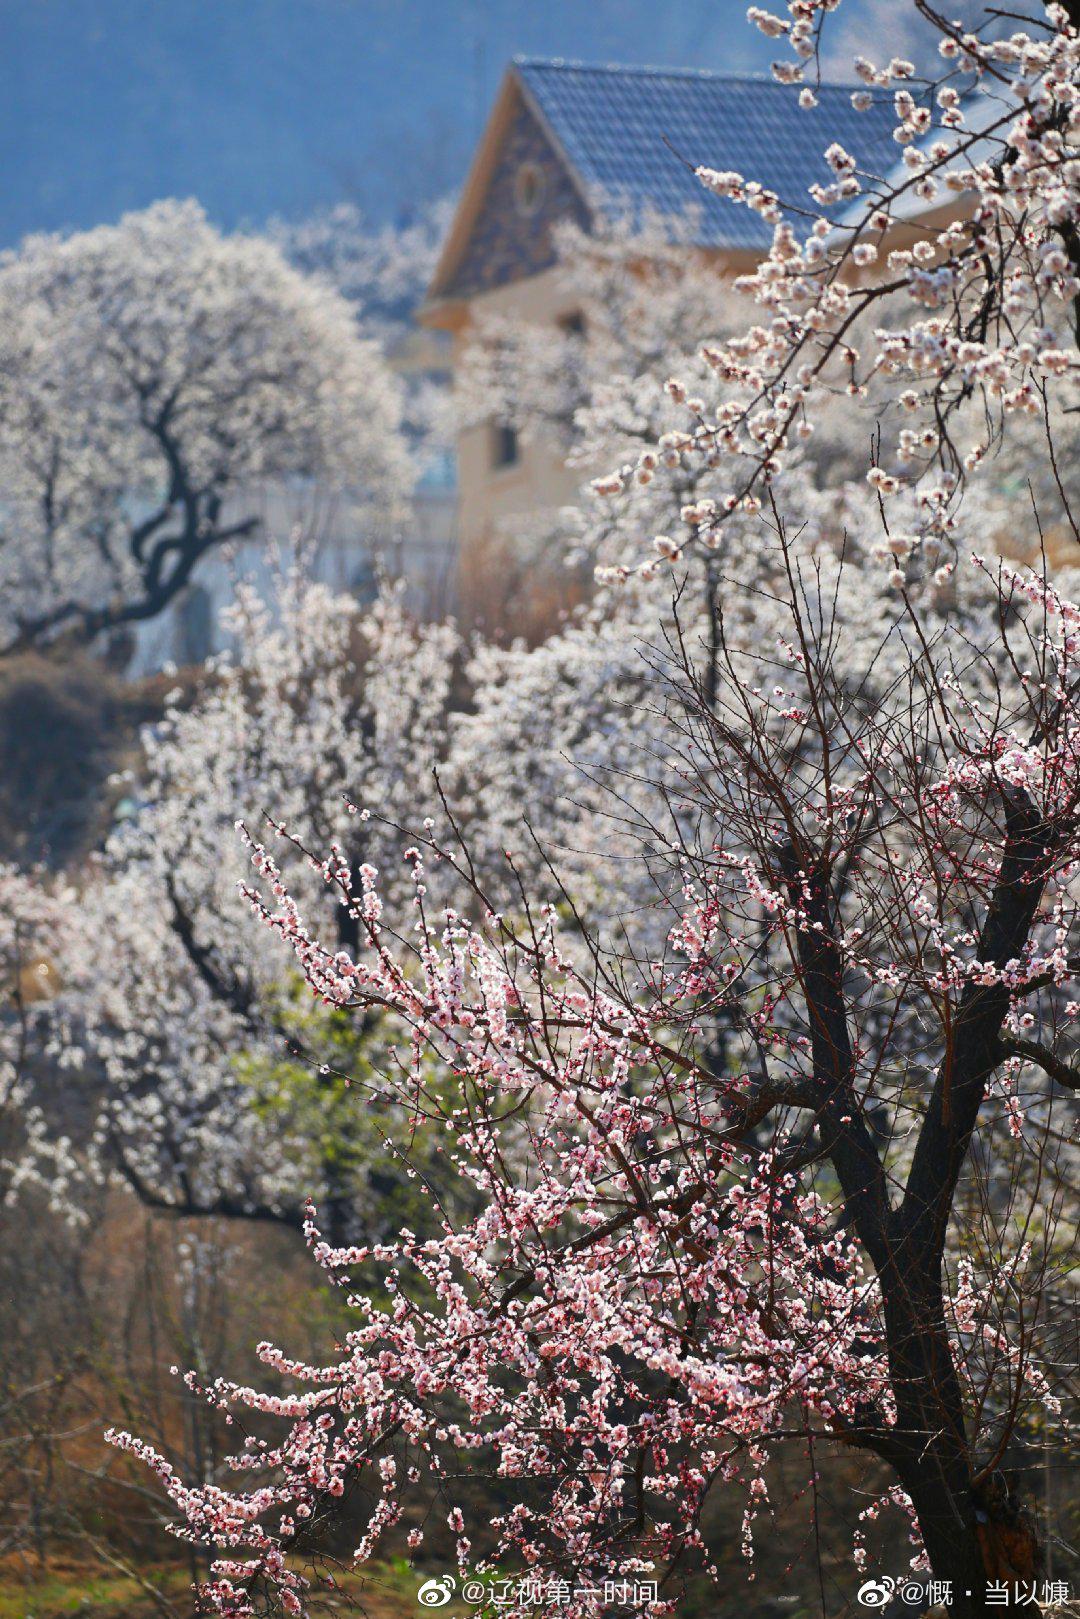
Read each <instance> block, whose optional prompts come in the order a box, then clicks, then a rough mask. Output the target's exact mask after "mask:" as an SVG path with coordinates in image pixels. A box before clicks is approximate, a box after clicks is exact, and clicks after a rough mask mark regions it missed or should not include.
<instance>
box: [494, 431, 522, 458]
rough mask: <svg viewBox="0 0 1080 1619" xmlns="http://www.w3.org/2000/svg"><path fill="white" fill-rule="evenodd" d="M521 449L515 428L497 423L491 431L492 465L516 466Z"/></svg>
mask: <svg viewBox="0 0 1080 1619" xmlns="http://www.w3.org/2000/svg"><path fill="white" fill-rule="evenodd" d="M520 457H521V448H520V446H519V444H518V436H517V433H516V431H515V430H514V428H512V427H510V426H509V425H508V424H507V423H506V422H496V423H495V425H494V426H493V427H492V429H491V464H492V466H493V467H513V466H516V465H517V463H518V461H519V459H520Z"/></svg>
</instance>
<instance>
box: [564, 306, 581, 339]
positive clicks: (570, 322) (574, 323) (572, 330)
mask: <svg viewBox="0 0 1080 1619" xmlns="http://www.w3.org/2000/svg"><path fill="white" fill-rule="evenodd" d="M559 330H560V331H561V332H565V333H566V335H567V337H584V336H585V316H584V315H583V314H582V313H581V310H580V309H575V310H574V311H573V313H572V314H570V315H560V316H559Z"/></svg>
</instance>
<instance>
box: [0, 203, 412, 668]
mask: <svg viewBox="0 0 1080 1619" xmlns="http://www.w3.org/2000/svg"><path fill="white" fill-rule="evenodd" d="M0 327H2V330H3V338H2V340H0V341H2V353H0V422H2V426H0V466H2V468H3V481H4V518H3V540H2V542H0V581H2V584H3V593H4V604H5V605H4V625H3V635H4V640H5V642H6V644H8V645H9V646H10V645H16V646H17V645H27V644H29V643H35V642H42V641H45V640H48V639H50V638H52V637H55V636H57V635H74V636H76V637H78V638H80V639H83V640H87V641H89V640H93V639H95V638H96V637H98V636H99V635H101V634H105V633H108V632H110V631H113V630H117V629H119V628H122V627H123V626H124V625H127V624H131V623H133V622H135V621H137V620H141V619H147V618H152V617H153V616H155V615H156V614H157V613H159V612H161V611H162V609H163V608H164V607H165V606H167V605H168V603H169V602H170V601H171V600H172V599H173V598H174V597H175V596H176V595H177V593H178V592H179V591H180V590H182V589H183V587H184V586H185V585H186V584H187V583H188V581H189V579H190V578H191V575H192V571H193V569H194V568H195V567H196V565H197V563H198V562H199V560H200V558H201V557H203V556H205V555H206V553H207V552H208V551H210V550H211V549H213V548H214V547H215V546H218V545H220V544H222V543H223V542H224V541H227V540H230V539H239V538H242V537H244V536H246V535H250V534H251V533H253V532H254V529H255V527H256V524H257V519H256V518H255V517H254V516H253V515H252V512H251V509H250V507H249V506H247V505H245V499H244V497H245V495H248V496H250V494H251V491H252V488H253V487H254V486H255V485H257V484H258V483H260V482H264V481H266V480H268V479H281V480H288V479H296V478H300V479H312V478H317V479H321V480H323V481H325V482H327V483H330V484H334V483H337V484H347V485H348V486H349V487H350V488H353V489H359V490H362V491H364V492H365V493H366V495H367V496H368V497H369V498H370V500H371V501H372V502H373V503H374V504H375V505H376V507H377V508H378V509H380V510H382V509H385V508H386V506H387V505H388V504H389V505H392V504H393V503H394V502H395V501H396V500H397V499H398V498H399V496H400V495H401V494H402V493H403V492H404V490H405V489H406V488H407V483H408V478H407V462H406V457H405V455H404V452H403V449H402V446H401V441H400V438H399V434H398V416H399V401H398V396H397V390H396V387H395V384H394V382H393V380H392V378H391V376H390V373H389V371H388V370H387V368H386V366H385V364H384V362H383V360H382V359H381V357H380V354H379V351H378V349H377V347H376V346H375V345H374V344H373V343H372V342H370V341H365V340H364V339H362V338H361V337H360V336H359V334H358V332H357V330H356V326H355V320H354V316H353V312H352V310H351V309H350V308H349V306H348V305H347V304H346V303H345V301H344V300H343V299H342V298H340V297H339V296H337V295H336V294H334V293H333V292H332V291H331V289H330V288H329V287H328V286H327V285H325V284H321V283H316V282H314V281H312V280H311V279H309V278H305V277H304V276H303V275H302V274H300V273H299V272H298V271H296V270H294V269H293V268H291V267H290V266H289V265H288V264H287V263H286V261H285V260H284V258H283V257H282V255H281V254H280V252H279V251H278V250H277V249H275V248H274V247H273V246H271V245H270V244H269V243H268V242H266V241H261V240H259V239H257V238H253V237H230V238H226V237H222V236H221V235H220V234H219V232H218V231H217V230H215V229H214V227H213V226H212V225H211V224H210V223H209V222H208V221H207V219H206V218H205V216H204V215H203V213H202V212H201V210H200V209H199V208H198V207H197V206H196V205H195V204H193V203H176V202H164V203H158V204H156V205H155V206H154V207H152V208H149V209H147V210H146V211H145V212H143V213H140V214H130V215H128V216H126V217H125V218H124V219H122V220H121V221H120V223H119V224H118V225H110V226H101V227H99V228H97V229H95V230H92V231H87V232H84V233H81V234H78V235H74V236H70V237H66V238H62V237H31V238H28V239H27V241H25V242H24V243H23V244H22V246H21V247H20V248H18V249H17V250H15V251H13V252H11V253H8V254H6V255H5V256H4V258H3V261H2V262H0Z"/></svg>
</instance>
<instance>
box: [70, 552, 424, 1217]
mask: <svg viewBox="0 0 1080 1619" xmlns="http://www.w3.org/2000/svg"><path fill="white" fill-rule="evenodd" d="M231 627H232V629H233V630H234V632H235V634H236V636H237V650H236V652H235V654H231V655H227V656H224V657H222V658H221V659H219V660H217V661H216V662H215V663H214V664H213V665H212V666H211V668H210V669H209V670H208V671H207V673H206V675H205V677H204V680H203V684H202V687H201V689H200V690H199V692H198V693H197V694H196V697H195V700H194V702H191V703H189V704H188V705H187V706H184V705H182V704H180V703H178V704H177V706H176V707H174V708H172V709H170V710H169V711H168V712H167V714H166V716H165V719H164V722H163V723H162V724H161V725H160V726H158V727H156V728H155V729H154V730H153V731H152V732H150V733H149V734H148V735H147V737H146V759H145V764H144V766H143V767H142V769H141V770H140V771H139V772H138V773H137V774H136V775H135V778H134V780H133V781H132V782H131V783H130V793H131V795H132V798H133V801H134V804H135V809H134V811H133V813H132V815H131V816H130V817H129V819H128V820H126V821H122V822H121V823H120V824H119V826H118V827H117V829H116V830H115V831H114V832H113V834H112V835H111V836H110V838H109V840H108V842H107V843H106V846H105V849H104V851H103V854H102V855H101V856H100V858H99V859H98V861H97V862H96V864H95V866H94V868H93V869H92V870H91V872H90V875H89V880H88V881H87V883H86V884H85V886H84V887H83V890H82V892H81V893H80V895H79V900H78V911H79V921H78V924H77V925H75V924H74V922H73V924H72V926H71V927H69V930H68V935H67V939H66V944H65V947H64V948H63V949H62V950H61V951H60V953H59V956H58V964H59V971H60V975H61V979H62V992H61V994H60V995H59V997H58V998H57V1000H56V1002H55V1004H54V1005H53V1007H52V1008H51V1011H52V1016H53V1020H54V1023H56V1024H57V1026H58V1027H59V1028H61V1029H62V1030H63V1036H62V1038H61V1036H60V1034H59V1033H58V1034H57V1035H56V1037H55V1043H56V1044H57V1046H58V1047H59V1049H60V1052H61V1055H62V1057H63V1060H64V1061H65V1063H66V1064H67V1065H68V1066H69V1067H72V1066H74V1065H75V1064H76V1063H81V1064H82V1065H83V1067H84V1068H85V1069H86V1070H88V1073H89V1076H90V1077H91V1079H92V1078H93V1076H94V1075H95V1074H99V1075H100V1078H101V1081H102V1085H101V1104H100V1112H99V1116H98V1120H97V1128H96V1132H95V1158H96V1160H97V1162H98V1165H99V1168H100V1169H101V1170H102V1171H103V1172H105V1173H107V1174H111V1175H119V1176H120V1177H121V1178H122V1179H123V1180H124V1181H126V1182H127V1184H128V1185H129V1186H131V1187H132V1188H133V1189H134V1190H135V1191H136V1193H137V1194H138V1195H139V1196H140V1197H141V1198H142V1199H143V1200H144V1201H145V1202H147V1203H149V1204H151V1205H153V1206H157V1207H160V1208H164V1209H168V1210H171V1211H173V1212H176V1213H182V1214H224V1215H233V1216H236V1217H239V1218H262V1219H273V1220H281V1221H284V1222H286V1223H289V1224H294V1225H299V1224H300V1223H301V1220H302V1207H303V1199H304V1196H305V1195H306V1194H308V1193H310V1192H312V1190H314V1189H316V1188H318V1189H319V1195H320V1196H321V1197H323V1198H329V1199H330V1201H331V1203H332V1205H333V1206H334V1207H335V1208H336V1209H337V1210H338V1216H339V1218H340V1220H341V1221H342V1222H343V1223H344V1228H345V1229H351V1226H350V1221H352V1222H355V1221H356V1220H357V1219H358V1218H360V1217H361V1216H363V1215H366V1216H370V1215H371V1213H372V1211H371V1207H370V1203H371V1195H372V1194H371V1189H370V1187H367V1186H366V1176H367V1174H368V1171H369V1169H370V1168H371V1166H372V1163H373V1161H374V1162H377V1160H378V1158H379V1157H381V1156H382V1146H381V1140H380V1138H379V1135H378V1132H377V1131H376V1130H375V1129H374V1126H373V1118H372V1114H371V1111H370V1109H363V1108H361V1109H359V1110H358V1109H357V1108H356V1106H355V1103H354V1101H352V1100H351V1099H350V1101H349V1103H348V1106H347V1107H345V1106H343V1096H344V1093H343V1089H342V1081H341V1080H340V1078H339V1077H338V1074H337V1072H336V1071H335V1072H333V1073H332V1072H331V1067H333V1068H334V1069H335V1070H336V1069H337V1068H339V1067H340V1066H341V1065H342V1064H343V1063H347V1065H348V1073H349V1078H350V1079H351V1080H352V1082H353V1083H354V1084H355V1085H356V1086H357V1088H358V1090H360V1089H362V1088H363V1084H362V1075H361V1073H360V1069H361V1067H362V1066H363V1050H362V1043H360V1042H358V1041H357V1040H355V1039H354V1040H352V1041H346V1040H345V1039H344V1037H343V1033H342V1031H341V1030H340V1029H337V1028H335V1026H334V1024H333V1022H332V1020H329V1019H328V1018H326V1017H323V1018H320V1017H318V1016H317V1015H316V1009H314V1008H309V1007H308V1006H307V1004H306V1002H305V1003H304V1004H303V1005H301V1004H300V1003H299V1000H298V996H297V993H296V987H295V985H290V982H289V973H288V968H289V961H288V957H287V954H286V953H284V952H282V951H281V949H280V948H279V947H276V946H275V944H274V942H273V941H272V940H270V939H268V938H267V939H265V940H263V939H252V937H251V929H250V927H249V926H248V925H247V923H246V917H245V913H244V910H243V908H242V906H241V904H240V902H239V901H238V898H237V893H236V884H237V881H238V879H239V877H240V876H241V875H242V873H243V863H242V860H241V859H240V856H239V850H238V848H237V845H236V841H235V836H234V834H233V830H232V828H233V823H234V821H235V820H236V818H237V816H240V815H243V816H247V817H249V818H251V820H252V822H253V824H258V822H259V820H260V817H261V816H262V814H263V813H264V812H265V810H266V809H267V807H268V806H273V808H274V810H275V813H276V814H279V815H284V816H288V817H289V818H290V819H293V818H295V820H296V821H297V823H298V824H302V825H304V826H306V827H308V828H311V829H314V828H317V829H318V835H319V836H320V837H321V838H325V839H328V840H332V839H339V840H341V841H342V842H343V844H344V845H345V846H346V847H348V848H349V849H350V850H351V851H352V852H353V854H354V855H355V856H356V858H358V859H359V858H363V857H364V856H371V857H374V858H377V859H378V860H379V861H380V864H384V865H385V863H386V857H387V854H388V845H387V841H386V835H385V832H383V831H381V829H380V827H379V826H378V825H376V824H370V825H369V824H367V823H366V822H362V821H360V820H359V819H358V816H355V815H352V814H350V811H349V807H348V805H347V804H346V802H345V800H344V797H343V794H342V784H343V783H348V785H349V787H350V789H351V791H352V792H353V793H355V794H357V795H362V798H363V801H365V802H366V801H367V799H368V797H369V796H370V797H371V798H372V799H374V800H377V801H378V802H379V803H380V804H381V805H382V806H383V809H384V812H386V813H392V812H393V811H394V810H395V809H396V810H397V812H398V813H399V814H400V815H402V816H404V815H405V814H406V813H407V810H408V807H409V806H410V805H411V804H412V803H413V802H414V801H415V799H416V797H417V796H418V795H419V794H421V793H424V792H426V791H427V790H428V782H429V779H430V770H431V766H432V763H433V762H434V760H435V758H436V757H437V755H438V751H439V747H440V734H441V730H442V724H443V716H444V712H445V707H446V703H447V695H448V685H449V680H450V674H451V669H452V660H453V655H454V649H455V640H454V636H453V632H452V631H451V630H450V629H448V628H446V627H444V626H439V625H436V626H432V627H430V628H417V627H415V626H413V625H412V624H411V623H410V622H409V620H408V619H407V618H406V616H405V614H404V611H403V609H402V606H401V603H400V599H399V596H397V595H395V594H393V593H387V594H384V595H383V596H382V597H381V598H380V599H379V600H377V601H376V603H375V604H373V605H372V606H370V607H367V608H362V607H360V606H359V605H358V604H357V603H356V602H354V601H352V600H350V599H348V598H340V597H334V596H333V595H331V594H330V593H329V592H328V591H327V590H326V589H325V588H324V587H322V586H319V585H312V584H308V583H305V582H304V581H303V580H302V579H301V577H300V576H299V574H298V573H291V574H289V575H286V576H285V577H283V578H282V579H281V580H280V584H279V589H278V592H277V598H276V600H275V601H274V602H273V603H264V602H262V601H260V600H259V599H258V598H257V597H256V596H255V595H254V594H253V593H252V592H251V591H249V590H246V589H245V590H244V591H242V592H241V594H240V598H239V602H238V606H237V608H236V610H235V612H234V614H233V621H232V626H231ZM298 761H304V763H303V765H301V766H298ZM230 850H231V854H230V853H229V851H230ZM223 851H224V852H225V858H224V859H223ZM297 875H299V876H300V877H301V881H302V891H303V892H304V894H305V904H306V905H307V906H308V907H310V908H311V911H312V914H315V915H319V916H321V917H322V918H323V920H324V922H325V923H326V925H328V926H336V925H338V915H337V907H336V905H335V903H334V896H333V895H332V894H331V893H330V892H329V891H328V890H327V887H326V884H325V883H324V882H323V881H322V879H321V877H319V876H318V874H311V873H307V874H306V875H304V874H303V873H299V872H298V874H297ZM341 925H342V927H343V937H345V936H348V931H349V924H348V921H347V919H345V918H342V920H341Z"/></svg>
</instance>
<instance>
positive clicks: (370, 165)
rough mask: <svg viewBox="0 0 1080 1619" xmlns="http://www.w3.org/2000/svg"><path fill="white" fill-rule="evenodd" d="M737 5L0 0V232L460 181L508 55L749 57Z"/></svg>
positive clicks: (233, 216) (547, 0)
mask: <svg viewBox="0 0 1080 1619" xmlns="http://www.w3.org/2000/svg"><path fill="white" fill-rule="evenodd" d="M745 15H746V4H745V0H530V3H526V0H396V3H393V0H0V24H2V27H0V38H2V42H3V43H2V49H0V153H2V154H3V171H4V184H3V187H2V188H0V245H4V246H6V245H10V244H11V243H12V242H14V241H16V240H18V238H19V237H20V236H22V235H23V234H25V233H26V232H28V231H31V230H52V229H59V228H64V227H68V226H84V225H89V224H94V223H97V222H99V221H101V220H107V219H113V218H115V217H116V216H117V215H118V214H120V213H121V212H123V211H124V209H127V208H137V207H142V206H144V205H145V204H147V203H149V202H151V201H153V200H154V199H155V198H156V197H161V196H170V195H171V196H196V197H198V198H199V199H200V200H201V201H202V202H203V203H204V204H205V206H206V207H207V209H208V210H209V212H210V213H211V215H212V216H213V217H214V218H215V219H217V220H218V221H220V222H221V223H222V224H223V225H227V226H228V225H235V224H238V223H258V222H259V221H260V220H262V219H265V218H266V217H268V216H269V215H271V214H275V213H280V214H284V215H286V216H289V217H295V216H298V215H302V214H304V213H305V212H308V211H310V210H311V209H313V208H315V207H318V206H319V205H321V204H324V203H328V202H333V201H337V200H341V199H343V198H349V199H351V200H354V201H357V202H359V203H360V204H361V205H362V206H364V207H365V208H366V209H367V210H368V211H370V212H371V213H373V214H374V215H376V216H379V217H388V216H390V215H392V214H394V213H396V212H398V211H400V210H402V209H407V208H408V206H409V204H410V202H412V201H415V200H417V199H421V200H422V199H423V198H425V197H427V196H431V195H433V194H440V193H442V192H444V191H446V190H447V189H449V188H451V187H452V186H453V185H455V184H456V183H457V182H458V180H459V179H460V178H461V175H462V172H463V169H464V166H465V164H466V162H467V160H468V156H469V153H470V151H471V149H472V146H473V143H474V141H475V138H476V135H477V132H478V129H479V126H480V124H481V121H482V118H483V115H484V113H485V112H486V109H487V107H488V105H489V104H490V101H491V99H492V96H493V95H494V92H495V89H496V87H497V85H498V81H499V77H500V74H501V71H502V68H503V66H504V64H505V62H506V60H507V59H508V58H509V57H510V56H511V55H513V54H514V53H515V52H524V53H529V54H538V55H553V56H567V57H575V58H580V59H583V60H586V61H623V62H655V63H658V64H665V65H671V64H678V65H684V66H694V67H708V68H720V69H727V70H729V71H739V70H749V69H762V68H765V67H767V64H768V60H769V56H770V48H769V45H768V43H767V42H766V41H765V40H764V39H763V38H762V37H761V35H760V34H758V33H757V31H756V30H755V29H752V28H750V27H749V26H748V25H747V23H746V21H745Z"/></svg>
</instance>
